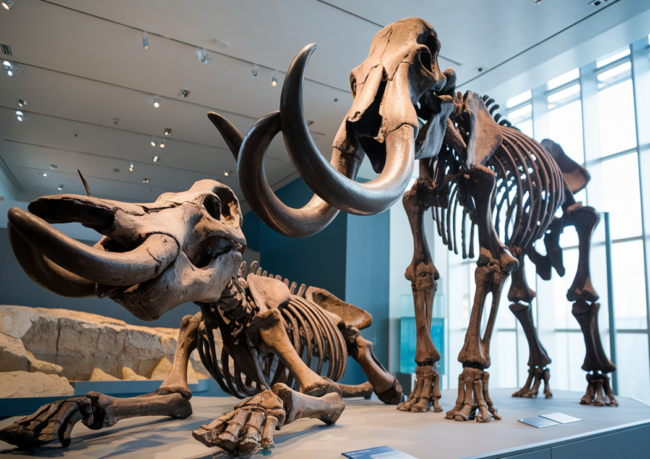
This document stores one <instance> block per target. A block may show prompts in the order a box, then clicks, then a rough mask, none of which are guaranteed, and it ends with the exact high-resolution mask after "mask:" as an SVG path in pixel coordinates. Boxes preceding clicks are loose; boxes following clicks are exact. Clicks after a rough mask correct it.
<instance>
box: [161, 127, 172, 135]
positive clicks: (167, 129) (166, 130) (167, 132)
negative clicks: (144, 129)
mask: <svg viewBox="0 0 650 459" xmlns="http://www.w3.org/2000/svg"><path fill="white" fill-rule="evenodd" d="M163 133H164V134H165V135H171V133H172V130H171V128H165V130H164V131H163Z"/></svg>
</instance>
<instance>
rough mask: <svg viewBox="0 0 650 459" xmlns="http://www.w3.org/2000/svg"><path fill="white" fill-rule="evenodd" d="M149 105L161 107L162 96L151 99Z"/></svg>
mask: <svg viewBox="0 0 650 459" xmlns="http://www.w3.org/2000/svg"><path fill="white" fill-rule="evenodd" d="M147 105H148V106H149V107H154V108H158V107H160V96H159V95H155V96H151V97H149V99H148V100H147Z"/></svg>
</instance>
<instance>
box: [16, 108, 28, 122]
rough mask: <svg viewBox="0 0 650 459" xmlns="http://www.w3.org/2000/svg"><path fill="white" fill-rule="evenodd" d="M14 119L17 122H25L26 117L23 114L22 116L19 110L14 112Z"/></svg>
mask: <svg viewBox="0 0 650 459" xmlns="http://www.w3.org/2000/svg"><path fill="white" fill-rule="evenodd" d="M16 119H17V120H18V121H27V117H26V116H25V114H24V113H23V112H21V111H20V110H16Z"/></svg>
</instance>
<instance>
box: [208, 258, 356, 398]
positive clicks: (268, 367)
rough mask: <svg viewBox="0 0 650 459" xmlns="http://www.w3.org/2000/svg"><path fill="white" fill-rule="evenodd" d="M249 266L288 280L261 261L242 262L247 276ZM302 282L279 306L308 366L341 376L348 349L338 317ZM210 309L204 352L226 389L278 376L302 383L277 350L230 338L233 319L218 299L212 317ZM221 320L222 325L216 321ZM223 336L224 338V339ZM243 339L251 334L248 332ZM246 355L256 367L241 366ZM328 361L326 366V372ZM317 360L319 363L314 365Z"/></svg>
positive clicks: (248, 388)
mask: <svg viewBox="0 0 650 459" xmlns="http://www.w3.org/2000/svg"><path fill="white" fill-rule="evenodd" d="M249 272H250V273H254V274H256V275H258V276H263V277H269V278H275V279H277V280H280V281H282V277H281V276H273V275H272V274H268V275H267V272H266V271H262V269H261V268H257V262H253V263H252V264H251V269H250V271H249V270H248V268H247V267H246V263H243V264H242V277H244V278H246V277H247V275H248V273H249ZM284 283H285V284H286V285H287V286H289V280H288V279H284ZM296 288H297V284H296V283H295V282H293V283H292V284H291V287H290V292H291V294H292V297H291V300H290V301H289V303H288V304H287V305H284V306H282V307H280V308H279V310H280V312H281V313H282V318H283V319H284V322H285V328H286V330H287V335H288V337H289V340H290V341H291V343H292V344H293V347H294V348H295V349H296V351H297V353H298V355H299V356H300V358H301V359H302V360H303V361H304V362H305V364H306V365H307V366H308V367H310V368H312V369H313V370H314V371H315V372H316V373H317V374H319V375H321V376H327V377H328V378H330V379H331V380H333V381H338V380H339V379H341V378H342V377H343V374H344V373H345V365H346V360H347V357H348V353H347V347H346V344H345V340H344V338H343V335H342V334H341V332H340V331H339V329H338V325H337V321H336V320H335V318H334V316H332V315H331V314H330V313H328V312H327V311H325V310H323V309H322V308H321V307H320V306H318V305H317V304H315V303H313V302H311V301H309V300H307V299H306V298H305V292H306V291H307V286H306V285H305V284H302V285H301V286H300V288H299V289H298V291H297V292H296ZM206 309H207V308H206V307H204V308H202V310H203V314H204V320H203V323H202V327H201V328H200V329H199V333H198V336H199V339H198V350H199V355H200V357H201V361H202V363H203V365H204V366H205V368H206V369H207V370H208V371H209V372H210V374H211V375H212V377H213V378H214V379H215V380H216V381H217V383H218V384H219V386H220V387H221V389H222V390H223V391H224V392H227V393H229V394H231V395H234V396H235V397H238V398H245V397H250V396H252V395H255V394H256V393H258V392H260V391H262V390H264V389H266V388H270V387H271V386H272V385H273V384H275V383H278V382H282V383H285V384H287V385H288V386H289V387H292V388H294V389H297V384H296V383H295V381H294V380H293V377H292V376H291V374H290V373H289V371H288V370H287V368H286V367H285V365H284V364H283V363H282V362H281V361H280V359H279V358H278V357H277V356H276V355H275V354H273V353H269V355H268V356H266V357H265V356H263V355H262V354H261V353H260V352H259V351H258V350H257V349H255V348H253V347H252V346H250V343H248V342H247V341H246V343H245V344H240V345H233V343H228V340H229V339H230V337H229V336H227V335H229V334H230V332H231V327H230V324H228V323H227V322H226V319H225V318H224V317H223V315H222V314H221V313H220V312H219V310H218V308H217V307H216V305H214V306H211V307H210V313H209V314H210V317H209V319H212V320H206ZM215 324H216V325H217V326H214V325H215ZM219 338H221V339H222V341H221V343H219ZM243 340H246V338H245V336H244V339H243ZM219 344H221V345H219ZM233 354H236V356H235V355H233ZM242 354H243V355H242ZM314 357H316V359H314ZM242 359H246V360H247V361H248V362H249V363H250V364H251V365H250V367H254V368H255V371H254V372H251V371H249V374H246V373H245V372H244V371H243V370H242V368H240V365H242ZM326 362H328V365H327V366H326V367H327V368H326V372H325V374H322V373H323V371H324V366H325V365H324V364H325V363H326ZM314 366H315V367H316V368H313V367H314ZM251 373H252V374H251Z"/></svg>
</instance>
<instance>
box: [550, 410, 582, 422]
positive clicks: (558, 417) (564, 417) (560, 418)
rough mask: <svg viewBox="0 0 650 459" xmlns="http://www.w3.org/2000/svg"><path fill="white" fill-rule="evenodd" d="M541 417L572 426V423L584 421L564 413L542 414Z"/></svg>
mask: <svg viewBox="0 0 650 459" xmlns="http://www.w3.org/2000/svg"><path fill="white" fill-rule="evenodd" d="M540 416H541V417H543V418H546V419H550V420H551V421H555V422H559V423H560V424H571V423H572V422H580V421H582V419H580V418H574V417H573V416H569V415H568V414H564V413H549V414H540Z"/></svg>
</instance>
